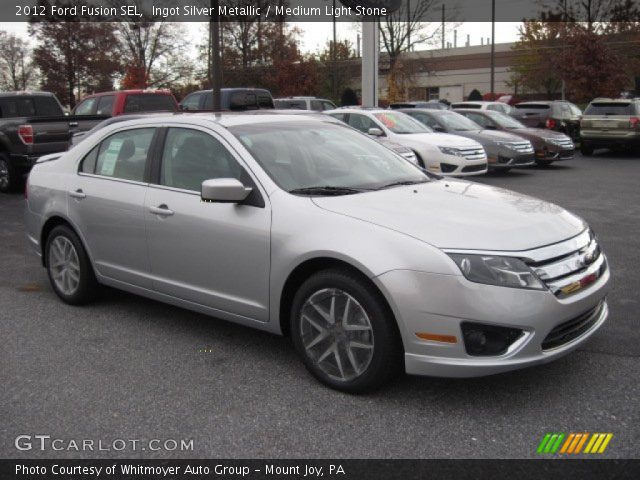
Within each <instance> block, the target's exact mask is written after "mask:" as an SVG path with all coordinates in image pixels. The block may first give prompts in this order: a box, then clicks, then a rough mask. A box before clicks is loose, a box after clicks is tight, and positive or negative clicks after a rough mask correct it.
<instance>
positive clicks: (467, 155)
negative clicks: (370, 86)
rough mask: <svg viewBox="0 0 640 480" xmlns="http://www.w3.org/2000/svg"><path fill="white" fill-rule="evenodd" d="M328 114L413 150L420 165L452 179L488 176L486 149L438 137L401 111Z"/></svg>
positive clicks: (347, 110)
mask: <svg viewBox="0 0 640 480" xmlns="http://www.w3.org/2000/svg"><path fill="white" fill-rule="evenodd" d="M433 111H436V110H433ZM326 113H327V114H329V115H331V116H332V117H334V118H337V119H338V120H342V121H343V122H345V123H346V124H348V125H350V126H351V127H353V128H355V129H356V130H360V131H361V132H363V133H366V134H367V135H370V136H372V137H382V138H386V139H389V140H391V141H393V142H396V143H399V144H401V145H404V146H406V147H408V148H410V149H412V150H413V151H414V152H415V154H416V157H417V158H418V163H419V165H420V166H422V167H424V168H425V169H427V170H428V171H430V172H433V173H437V174H442V175H452V176H453V175H455V176H468V175H481V174H483V173H486V172H487V155H486V154H485V151H484V149H483V148H482V145H480V144H478V143H477V142H474V141H472V140H469V139H462V138H459V137H455V136H453V135H446V134H441V133H434V132H433V130H431V129H430V128H427V127H425V126H424V125H422V124H420V123H419V122H416V121H415V120H413V119H412V118H411V117H409V116H407V115H405V114H404V113H402V112H400V111H397V110H383V109H375V108H374V109H368V108H340V109H337V110H333V111H329V112H326Z"/></svg>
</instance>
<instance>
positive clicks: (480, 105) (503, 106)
mask: <svg viewBox="0 0 640 480" xmlns="http://www.w3.org/2000/svg"><path fill="white" fill-rule="evenodd" d="M451 108H452V109H453V110H455V109H458V108H467V109H470V108H473V109H477V110H492V111H494V112H501V113H506V114H507V115H510V114H511V113H512V112H513V107H512V106H511V105H509V104H508V103H504V102H489V101H481V100H478V101H473V100H472V101H467V102H456V103H452V104H451Z"/></svg>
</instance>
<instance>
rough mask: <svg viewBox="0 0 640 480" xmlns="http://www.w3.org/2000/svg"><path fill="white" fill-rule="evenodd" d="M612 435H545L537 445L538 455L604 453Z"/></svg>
mask: <svg viewBox="0 0 640 480" xmlns="http://www.w3.org/2000/svg"><path fill="white" fill-rule="evenodd" d="M612 438H613V433H569V434H565V433H547V434H545V436H544V437H542V441H541V442H540V444H539V445H538V450H537V452H538V453H539V454H551V455H553V454H555V453H560V454H569V455H571V454H574V455H575V454H578V453H604V451H605V450H606V449H607V447H608V446H609V442H610V441H611V439H612Z"/></svg>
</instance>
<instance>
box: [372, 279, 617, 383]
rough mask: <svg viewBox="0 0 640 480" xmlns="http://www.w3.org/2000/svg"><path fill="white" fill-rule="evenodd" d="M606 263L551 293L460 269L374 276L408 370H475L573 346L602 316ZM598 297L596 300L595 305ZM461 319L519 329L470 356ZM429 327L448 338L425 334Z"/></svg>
mask: <svg viewBox="0 0 640 480" xmlns="http://www.w3.org/2000/svg"><path fill="white" fill-rule="evenodd" d="M608 280H609V270H608V268H607V270H606V271H605V272H604V273H603V274H602V276H601V277H600V278H599V279H598V280H597V281H596V282H595V283H593V284H591V285H589V286H588V287H587V288H585V289H584V290H581V291H580V292H578V293H575V294H572V295H571V296H569V297H566V298H558V297H556V296H555V295H554V294H553V293H551V292H550V291H549V290H543V291H541V290H524V289H514V288H505V287H497V286H491V285H483V284H478V283H473V282H470V281H468V280H467V279H465V278H464V277H463V276H462V275H440V274H431V273H425V272H415V271H407V270H394V271H391V272H387V273H385V274H383V275H381V276H379V277H376V281H377V283H378V286H379V287H380V289H381V290H382V291H383V292H385V293H386V294H387V298H388V299H389V302H390V304H391V307H392V309H393V310H394V313H395V315H396V319H397V320H398V325H399V328H400V332H401V334H402V339H403V343H404V348H405V368H406V371H407V373H409V374H413V375H427V376H436V377H477V376H484V375H492V374H496V373H501V372H506V371H509V370H515V369H519V368H524V367H529V366H533V365H538V364H543V363H546V362H549V361H552V360H554V359H556V358H559V357H561V356H562V355H565V354H567V353H569V352H570V351H572V350H574V349H575V348H577V347H578V346H579V345H581V344H582V343H583V342H584V341H585V340H587V339H588V338H589V337H590V336H591V335H593V333H595V332H596V331H597V330H598V329H599V328H600V327H601V326H602V324H603V323H604V322H605V320H606V318H607V315H608V307H607V305H606V301H605V296H606V293H607V283H608ZM599 304H601V305H602V308H601V309H597V310H596V307H598V305H599ZM589 311H594V312H597V313H596V316H597V318H593V319H592V321H591V323H590V324H589V327H588V328H587V329H586V330H585V331H583V332H581V334H580V335H578V336H577V337H575V338H572V339H571V340H570V341H567V342H566V343H563V344H561V345H559V346H556V347H554V348H550V349H543V347H542V344H543V342H544V340H545V338H547V336H548V335H549V333H550V332H552V330H554V328H556V327H558V326H559V325H561V324H563V323H565V322H568V321H570V320H572V319H575V318H578V317H580V316H581V315H584V314H585V312H589ZM462 322H477V323H483V324H487V325H496V326H503V327H511V328H518V329H522V330H523V331H524V334H523V336H522V337H521V338H520V339H518V340H517V341H516V342H514V344H513V345H512V347H510V348H509V349H508V350H507V352H506V353H504V354H502V355H498V356H486V357H481V356H472V355H469V354H468V353H467V351H466V349H465V345H464V340H463V337H462V329H461V324H462ZM418 332H429V333H433V334H436V335H443V336H447V337H449V338H451V337H455V338H456V339H457V341H456V342H455V343H443V342H439V341H432V340H424V339H421V338H419V337H418V336H417V335H416V333H418Z"/></svg>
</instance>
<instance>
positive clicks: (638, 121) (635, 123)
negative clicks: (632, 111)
mask: <svg viewBox="0 0 640 480" xmlns="http://www.w3.org/2000/svg"><path fill="white" fill-rule="evenodd" d="M629 126H630V127H631V128H639V127H640V118H638V117H631V118H630V119H629Z"/></svg>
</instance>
